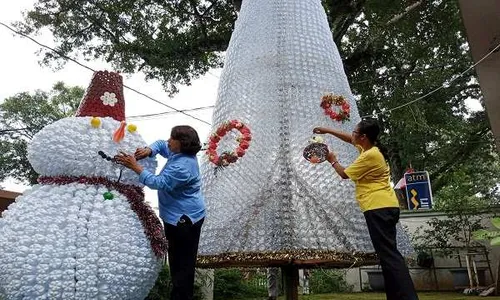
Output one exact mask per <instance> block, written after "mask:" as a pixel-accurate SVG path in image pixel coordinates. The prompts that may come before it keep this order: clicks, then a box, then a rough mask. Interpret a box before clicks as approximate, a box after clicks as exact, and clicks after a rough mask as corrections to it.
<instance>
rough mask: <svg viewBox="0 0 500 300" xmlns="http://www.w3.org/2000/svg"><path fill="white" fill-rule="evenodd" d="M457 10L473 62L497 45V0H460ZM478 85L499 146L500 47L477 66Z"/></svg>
mask: <svg viewBox="0 0 500 300" xmlns="http://www.w3.org/2000/svg"><path fill="white" fill-rule="evenodd" d="M459 2H460V10H461V12H462V18H463V22H464V25H465V30H466V32H467V39H468V41H469V46H470V51H471V53H472V58H473V59H474V62H475V63H477V62H479V61H480V60H481V59H482V58H483V57H485V56H486V55H487V54H488V53H490V52H491V51H492V50H495V48H496V47H497V46H499V45H500V29H499V28H500V18H499V17H498V16H500V1H498V0H481V1H471V0H460V1H459ZM476 72H477V75H478V78H479V85H480V86H481V91H482V92H483V96H484V103H485V105H486V112H487V113H488V116H489V120H490V124H491V129H492V131H493V134H494V135H495V139H496V144H497V148H498V150H500V89H499V88H498V83H499V82H500V51H499V49H498V48H497V49H496V51H494V52H493V53H491V55H490V56H489V57H488V58H486V59H485V60H484V61H482V62H481V63H479V64H478V65H477V66H476Z"/></svg>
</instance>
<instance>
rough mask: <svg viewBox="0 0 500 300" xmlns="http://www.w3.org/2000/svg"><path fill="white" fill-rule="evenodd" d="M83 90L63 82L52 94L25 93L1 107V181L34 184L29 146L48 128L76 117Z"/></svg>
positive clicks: (57, 85) (6, 101)
mask: <svg viewBox="0 0 500 300" xmlns="http://www.w3.org/2000/svg"><path fill="white" fill-rule="evenodd" d="M83 93H84V90H83V89H82V88H81V87H68V86H66V85H65V84H64V83H62V82H58V83H56V84H55V85H54V87H53V89H52V91H50V92H49V93H47V92H43V91H39V90H38V91H35V92H34V93H29V92H23V93H19V94H17V95H15V96H12V97H9V98H7V99H5V100H4V101H3V102H2V103H1V104H0V113H1V115H0V120H1V122H0V181H3V180H5V178H7V177H13V178H15V179H17V180H20V181H22V182H26V183H29V184H35V183H36V180H37V178H38V174H37V173H36V172H35V171H34V170H33V168H32V167H31V165H30V163H29V161H28V160H27V145H28V142H29V141H30V140H31V139H32V138H33V136H34V135H35V134H36V133H37V132H38V131H39V130H40V129H42V128H43V127H45V126H46V125H48V124H50V123H52V122H54V121H57V120H59V119H61V118H64V117H68V116H70V115H73V114H74V112H75V111H76V109H77V108H78V105H79V103H80V100H81V98H82V97H83Z"/></svg>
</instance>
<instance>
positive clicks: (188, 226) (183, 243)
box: [164, 216, 204, 300]
mask: <svg viewBox="0 0 500 300" xmlns="http://www.w3.org/2000/svg"><path fill="white" fill-rule="evenodd" d="M203 220H204V219H201V220H200V221H198V222H196V223H194V224H193V223H192V222H191V220H190V219H189V218H188V217H187V216H182V217H181V220H180V221H179V222H178V223H177V226H173V225H170V224H167V223H164V225H165V236H166V237H167V240H168V264H169V267H170V276H171V278H172V292H171V294H170V299H171V300H192V299H193V289H194V272H195V266H196V256H197V254H198V242H199V241H200V233H201V225H203Z"/></svg>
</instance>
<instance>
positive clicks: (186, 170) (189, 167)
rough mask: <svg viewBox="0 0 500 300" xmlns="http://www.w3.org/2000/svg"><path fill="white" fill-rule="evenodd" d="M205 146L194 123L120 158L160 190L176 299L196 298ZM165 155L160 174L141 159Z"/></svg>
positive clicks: (147, 183) (150, 185) (202, 215)
mask: <svg viewBox="0 0 500 300" xmlns="http://www.w3.org/2000/svg"><path fill="white" fill-rule="evenodd" d="M200 149H201V144H200V139H199V137H198V133H197V132H196V130H194V129H193V128H192V127H190V126H176V127H174V128H172V132H171V134H170V139H169V140H168V141H166V142H165V141H163V140H159V141H156V142H154V143H153V144H151V145H150V146H149V147H145V148H140V149H137V151H136V152H135V155H134V156H132V155H129V154H126V153H121V154H120V155H118V156H116V161H117V162H118V163H120V164H122V165H124V166H125V167H127V168H129V169H131V170H133V171H134V172H136V173H137V174H139V180H140V182H141V183H143V184H144V185H146V186H147V187H149V188H150V189H154V190H158V202H159V207H160V217H161V219H162V220H163V224H164V226H165V236H166V237H167V240H168V246H169V247H168V264H169V267H170V274H171V277H172V286H173V287H172V293H171V296H170V299H172V300H190V299H193V286H194V273H195V265H196V256H197V253H198V242H199V240H200V232H201V226H202V224H203V220H204V218H205V203H204V200H203V196H202V194H201V176H200V170H199V166H198V160H197V159H196V154H197V153H198V151H200ZM157 154H159V155H161V156H163V157H165V158H166V159H167V163H166V164H165V166H164V167H163V169H162V170H161V172H160V174H159V175H155V174H153V173H151V172H149V171H147V170H145V169H144V168H143V167H142V166H141V165H140V164H138V163H137V160H140V159H143V158H145V157H151V156H155V155H157Z"/></svg>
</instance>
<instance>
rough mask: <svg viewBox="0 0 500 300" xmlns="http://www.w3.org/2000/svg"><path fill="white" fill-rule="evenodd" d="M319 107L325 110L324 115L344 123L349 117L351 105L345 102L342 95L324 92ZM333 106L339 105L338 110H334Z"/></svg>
mask: <svg viewBox="0 0 500 300" xmlns="http://www.w3.org/2000/svg"><path fill="white" fill-rule="evenodd" d="M320 106H321V108H323V109H324V110H325V115H327V116H330V119H332V120H335V121H337V122H342V123H344V122H345V121H349V120H350V117H351V106H350V105H349V103H347V100H346V98H345V97H344V96H338V95H333V94H331V93H330V94H326V95H324V96H323V97H321V105H320ZM334 107H340V110H334Z"/></svg>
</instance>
